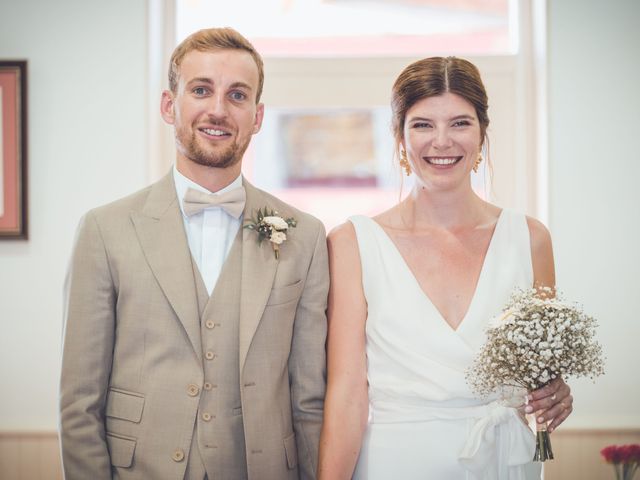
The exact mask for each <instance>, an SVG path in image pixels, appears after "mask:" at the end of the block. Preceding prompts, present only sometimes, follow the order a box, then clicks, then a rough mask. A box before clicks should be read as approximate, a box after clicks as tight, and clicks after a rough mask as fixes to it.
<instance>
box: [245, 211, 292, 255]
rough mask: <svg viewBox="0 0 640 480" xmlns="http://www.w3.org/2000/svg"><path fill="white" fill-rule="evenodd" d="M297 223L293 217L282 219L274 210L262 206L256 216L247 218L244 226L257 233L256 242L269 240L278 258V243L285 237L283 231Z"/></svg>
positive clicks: (280, 243)
mask: <svg viewBox="0 0 640 480" xmlns="http://www.w3.org/2000/svg"><path fill="white" fill-rule="evenodd" d="M297 224H298V222H297V221H296V219H295V218H293V217H290V218H287V219H284V218H282V217H281V216H279V215H278V212H276V211H275V210H269V209H267V207H264V208H259V209H258V213H257V214H256V217H255V218H252V219H251V220H249V221H248V222H247V223H246V224H245V226H244V228H248V229H249V230H253V231H255V232H257V233H258V243H262V241H263V240H264V239H267V240H269V242H270V243H271V247H272V248H273V252H274V254H275V256H276V259H278V258H279V257H280V245H282V243H283V242H284V241H285V240H286V239H287V234H286V233H285V232H286V231H287V230H289V228H295V227H296V225H297Z"/></svg>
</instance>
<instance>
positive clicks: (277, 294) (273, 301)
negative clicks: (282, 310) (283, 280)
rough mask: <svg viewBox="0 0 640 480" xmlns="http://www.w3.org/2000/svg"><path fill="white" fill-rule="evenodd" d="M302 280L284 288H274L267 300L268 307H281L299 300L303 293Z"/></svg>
mask: <svg viewBox="0 0 640 480" xmlns="http://www.w3.org/2000/svg"><path fill="white" fill-rule="evenodd" d="M302 285H303V284H302V280H298V281H297V282H296V283H292V284H291V285H286V286H284V287H274V288H272V289H271V294H270V295H269V299H268V300H267V305H280V304H282V303H287V302H290V301H292V300H295V299H297V298H298V297H299V296H300V293H301V292H302Z"/></svg>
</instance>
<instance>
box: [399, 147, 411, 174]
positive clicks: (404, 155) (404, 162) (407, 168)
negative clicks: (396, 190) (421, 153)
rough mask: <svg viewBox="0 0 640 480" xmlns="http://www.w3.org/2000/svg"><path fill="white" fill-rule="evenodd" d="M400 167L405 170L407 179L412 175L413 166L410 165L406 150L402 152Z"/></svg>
mask: <svg viewBox="0 0 640 480" xmlns="http://www.w3.org/2000/svg"><path fill="white" fill-rule="evenodd" d="M400 166H401V167H402V168H403V169H404V171H405V173H406V174H407V177H408V176H409V175H411V165H409V160H408V159H407V152H406V151H404V150H400Z"/></svg>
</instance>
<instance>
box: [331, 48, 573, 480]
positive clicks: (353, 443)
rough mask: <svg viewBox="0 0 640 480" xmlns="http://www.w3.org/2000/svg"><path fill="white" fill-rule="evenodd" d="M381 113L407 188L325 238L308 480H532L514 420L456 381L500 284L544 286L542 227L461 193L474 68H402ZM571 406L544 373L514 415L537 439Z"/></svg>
mask: <svg viewBox="0 0 640 480" xmlns="http://www.w3.org/2000/svg"><path fill="white" fill-rule="evenodd" d="M391 105H392V113H393V132H394V136H395V141H396V146H397V150H398V152H399V157H400V165H401V166H402V167H403V168H404V169H405V170H406V172H407V174H410V173H411V172H412V173H413V175H414V176H415V184H414V187H413V189H412V191H411V193H410V194H409V195H408V197H407V198H406V199H405V200H403V201H402V202H400V203H399V204H398V205H396V206H395V207H393V208H392V209H390V210H388V211H386V212H384V213H382V214H380V215H378V216H376V217H374V218H373V219H371V218H367V217H362V216H358V217H353V218H351V219H350V221H349V222H347V223H345V224H343V225H341V226H339V227H337V228H336V229H335V230H334V231H332V232H331V234H330V235H329V239H328V242H329V258H330V268H331V288H330V293H329V310H328V315H329V337H328V386H327V396H326V400H325V416H324V425H323V429H322V436H321V441H320V460H319V478H320V479H322V480H336V479H348V478H351V477H352V475H353V477H354V478H357V479H369V480H376V479H394V478H395V479H403V480H411V479H462V478H468V479H478V478H491V479H496V478H499V479H520V478H539V476H540V472H539V470H540V468H539V464H532V463H531V462H530V460H531V458H533V445H534V443H533V434H532V433H531V432H530V431H528V430H527V429H526V426H525V424H524V422H523V421H522V419H521V418H520V417H519V415H518V414H517V411H516V410H515V409H514V408H505V407H504V406H502V404H501V403H500V402H498V401H491V400H493V399H481V398H477V397H476V396H474V394H473V393H472V392H471V391H470V390H469V387H468V386H467V383H466V381H465V376H464V375H465V370H466V369H467V368H468V367H469V365H470V364H471V362H472V361H473V358H474V357H475V355H476V353H477V352H478V350H479V348H480V347H481V345H482V343H483V342H484V339H485V337H484V330H485V328H486V326H487V322H488V321H489V320H490V318H492V317H493V316H495V315H496V314H498V313H500V310H501V308H502V306H503V305H504V304H505V303H506V301H507V300H508V297H509V295H510V293H511V292H512V290H513V288H514V287H516V286H520V287H531V286H532V285H546V286H554V284H555V273H554V265H553V253H552V248H551V239H550V236H549V233H548V231H547V230H546V228H545V227H544V226H543V225H542V224H541V223H540V222H538V221H536V220H534V219H531V218H527V217H525V216H523V215H519V214H516V213H514V212H510V211H506V210H502V209H500V208H499V207H497V206H495V205H492V204H490V203H487V202H485V201H484V200H482V199H481V198H480V197H478V196H477V195H476V194H475V193H474V192H473V190H472V189H471V180H470V175H471V171H472V170H476V169H477V167H478V164H479V163H480V162H481V161H482V156H481V151H482V149H483V146H484V144H485V141H486V130H487V126H488V125H489V118H488V116H487V95H486V92H485V89H484V86H483V84H482V81H481V79H480V75H479V73H478V70H477V69H476V67H475V66H474V65H472V64H471V63H469V62H468V61H466V60H462V59H458V58H452V57H449V58H428V59H425V60H421V61H418V62H416V63H413V64H412V65H409V66H408V67H407V68H406V69H405V70H404V71H403V72H402V73H401V74H400V76H399V77H398V79H397V80H396V82H395V84H394V86H393V92H392V102H391ZM572 403H573V399H572V397H571V395H570V390H569V387H568V386H567V385H566V384H565V383H564V382H563V381H562V380H560V379H558V380H556V381H554V382H552V383H551V384H549V385H547V386H546V387H544V388H542V389H540V390H537V391H535V392H533V393H532V394H531V395H530V398H529V403H528V405H527V407H526V409H527V411H535V412H537V414H536V416H537V418H538V421H541V422H542V421H544V422H549V423H548V429H549V430H551V431H552V430H553V429H555V428H556V427H557V426H558V425H559V424H560V423H561V422H562V421H563V420H564V419H565V418H566V417H567V416H568V415H569V413H570V412H571V409H572ZM492 438H493V440H491V439H492Z"/></svg>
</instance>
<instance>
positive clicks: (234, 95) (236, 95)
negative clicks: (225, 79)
mask: <svg viewBox="0 0 640 480" xmlns="http://www.w3.org/2000/svg"><path fill="white" fill-rule="evenodd" d="M230 96H231V98H232V99H234V100H236V101H240V100H244V99H245V98H247V96H246V95H245V94H244V93H242V92H231V95H230Z"/></svg>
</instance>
